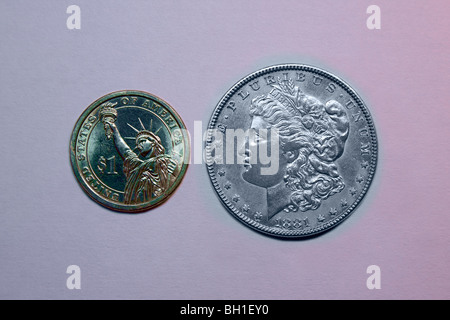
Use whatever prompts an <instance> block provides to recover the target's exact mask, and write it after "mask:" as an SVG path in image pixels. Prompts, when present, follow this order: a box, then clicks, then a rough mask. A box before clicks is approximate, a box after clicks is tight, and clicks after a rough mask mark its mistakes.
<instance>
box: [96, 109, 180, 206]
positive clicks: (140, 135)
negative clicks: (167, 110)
mask: <svg viewBox="0 0 450 320" xmlns="http://www.w3.org/2000/svg"><path fill="white" fill-rule="evenodd" d="M114 106H115V103H111V102H106V103H104V104H102V109H101V110H100V116H101V120H102V122H103V124H104V128H105V134H106V137H107V139H111V138H112V139H113V140H114V145H115V147H116V150H117V152H118V154H119V155H120V156H121V158H122V159H123V173H124V174H125V177H126V184H125V189H124V203H125V204H138V203H143V202H148V201H151V200H152V199H154V198H157V197H159V196H161V195H163V194H164V193H165V192H166V191H167V190H168V189H169V187H170V185H171V182H173V181H174V180H175V179H176V176H177V171H178V163H177V161H175V160H174V159H173V158H172V157H171V156H170V155H168V154H166V153H165V152H166V150H165V148H164V146H163V145H162V143H161V138H160V137H159V136H158V135H157V134H156V133H157V132H158V130H157V131H156V132H152V131H151V129H152V128H151V127H152V123H150V128H149V130H147V129H146V128H145V127H144V125H143V123H142V121H141V119H140V118H138V120H139V123H140V126H141V127H142V129H141V130H138V129H136V128H135V127H134V126H132V125H131V124H129V123H127V125H128V126H129V127H131V128H132V129H133V130H134V131H135V132H136V137H124V138H123V137H122V136H121V134H120V132H119V130H118V128H117V126H116V124H115V120H116V119H117V110H115V109H114ZM124 139H133V140H134V141H135V144H136V147H135V148H134V149H131V148H130V147H129V145H128V144H127V143H126V142H125V140H124ZM136 150H137V151H138V152H137V153H135V152H134V151H136Z"/></svg>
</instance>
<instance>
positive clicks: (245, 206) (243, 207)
mask: <svg viewBox="0 0 450 320" xmlns="http://www.w3.org/2000/svg"><path fill="white" fill-rule="evenodd" d="M248 210H250V206H249V205H248V204H244V205H243V206H242V211H243V212H245V213H248Z"/></svg>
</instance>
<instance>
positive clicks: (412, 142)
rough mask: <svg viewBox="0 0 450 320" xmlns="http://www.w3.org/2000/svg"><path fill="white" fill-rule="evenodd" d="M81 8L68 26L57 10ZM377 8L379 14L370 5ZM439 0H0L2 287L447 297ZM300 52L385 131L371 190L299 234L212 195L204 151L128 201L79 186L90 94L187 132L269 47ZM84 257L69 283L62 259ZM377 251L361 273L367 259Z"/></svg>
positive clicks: (449, 262) (11, 291)
mask: <svg viewBox="0 0 450 320" xmlns="http://www.w3.org/2000/svg"><path fill="white" fill-rule="evenodd" d="M71 4H76V5H78V6H80V8H81V30H68V29H67V28H66V19H67V17H68V16H69V15H68V14H67V13H66V9H67V7H68V6H69V5H71ZM371 4H376V5H378V6H379V7H380V8H381V30H369V29H367V27H366V19H367V17H368V14H367V13H366V8H367V7H368V6H369V5H371ZM448 9H450V7H449V4H448V1H445V0H442V1H432V2H430V1H425V0H422V1H414V2H412V1H406V0H403V1H395V2H394V1H388V0H376V1H370V2H369V1H345V2H343V1H331V0H326V1H286V0H282V1H255V0H251V1H237V0H232V1H207V0H196V1H192V0H191V1H175V0H172V1H170V0H169V1H167V0H165V1H137V0H134V1H105V0H103V1H82V0H77V1H70V2H69V1H56V0H55V1H5V0H2V1H0V30H1V34H0V43H1V47H0V70H1V71H0V81H1V86H0V97H1V99H0V104H1V118H0V137H1V149H2V160H1V166H0V177H1V184H0V203H1V207H0V298H2V299H449V298H450V272H449V267H450V250H449V247H450V235H449V231H448V230H449V227H450V212H449V205H450V200H449V199H450V197H449V195H450V192H449V191H450V179H449V178H450V176H449V169H450V168H449V158H450V150H449V143H448V139H449V133H450V129H449V120H450V117H449V114H450V112H449V109H448V108H449V104H448V101H450V93H449V92H450V91H449V89H448V86H449V84H450V83H449V54H450V50H449V45H448V39H449V37H450V33H449V30H450V29H449V22H448V17H447V12H448ZM285 62H293V63H307V64H313V65H316V66H318V67H321V68H324V69H326V70H328V71H330V72H333V73H335V74H336V75H338V76H340V77H342V78H343V79H345V80H346V81H347V82H348V83H350V84H351V85H352V86H353V87H354V88H355V89H356V90H357V91H358V92H359V93H360V95H361V96H362V97H363V99H364V100H365V101H366V103H367V105H368V106H369V108H370V110H371V113H372V116H373V118H374V120H375V124H376V128H377V132H378V139H379V142H380V153H379V165H378V169H377V174H376V177H375V180H374V182H373V185H372V187H371V189H370V192H369V194H368V196H367V197H366V198H365V200H364V201H363V203H362V205H361V206H360V207H359V208H358V210H357V212H355V213H354V214H353V215H352V216H351V217H350V218H349V219H348V220H346V221H345V222H344V223H343V224H341V225H340V226H338V227H337V228H335V229H334V230H332V231H331V232H328V233H326V234H324V235H323V236H321V237H318V238H315V239H312V240H308V241H280V240H276V239H272V238H269V237H266V236H264V235H260V234H259V233H256V232H253V231H251V230H250V229H248V228H247V227H245V226H243V225H241V224H240V223H239V222H238V221H237V220H235V219H234V218H233V217H232V216H231V215H230V214H228V213H227V211H226V210H225V209H224V208H223V207H222V205H221V204H220V202H219V200H218V199H217V197H216V196H215V193H214V191H213V189H212V187H211V185H210V182H209V179H208V177H207V174H206V170H205V168H204V166H203V165H191V166H190V168H189V170H188V172H187V175H186V177H185V180H184V181H183V183H182V185H181V186H180V188H179V189H178V191H177V192H176V193H175V195H174V196H173V197H172V198H171V200H170V201H168V202H167V203H166V204H164V205H163V206H161V207H158V208H157V209H155V210H152V211H150V212H147V213H145V214H138V215H126V214H119V213H114V212H111V211H109V210H107V209H104V208H103V207H101V206H99V205H97V204H96V203H94V202H93V201H92V200H90V199H89V198H88V197H87V196H86V194H85V193H84V192H83V191H82V190H81V188H80V187H79V185H78V184H77V182H76V180H75V178H74V176H73V174H72V169H71V166H70V160H69V141H70V135H71V131H72V128H73V126H74V124H75V122H76V121H77V119H78V117H79V116H80V114H81V113H82V112H83V110H84V109H85V108H86V107H87V106H88V105H89V104H90V103H91V102H93V101H94V100H96V99H97V98H99V97H101V96H103V95H104V94H107V93H109V92H112V91H116V90H123V89H136V90H144V91H148V92H151V93H154V94H156V95H158V96H160V97H162V98H163V99H165V100H166V101H168V102H169V103H170V104H171V105H172V106H174V108H175V109H176V110H177V111H178V113H179V114H180V115H181V116H182V118H183V119H184V121H185V123H186V125H187V126H188V128H189V129H190V130H191V131H193V125H194V121H203V123H204V126H206V124H207V121H208V120H209V116H210V115H211V113H212V111H213V108H214V107H215V105H216V103H217V102H218V101H219V99H220V98H221V96H222V95H223V94H224V93H225V92H226V91H227V90H228V89H229V88H230V87H231V86H232V85H233V84H234V83H235V82H237V81H238V80H239V79H241V78H242V77H244V76H245V75H247V74H249V73H251V72H253V71H255V70H257V69H259V68H262V67H266V66H269V65H272V64H278V63H285ZM71 264H76V265H78V266H80V268H81V290H68V289H67V287H66V279H67V277H68V274H66V268H67V267H68V266H69V265H71ZM372 264H376V265H378V266H380V268H381V289H380V290H369V289H368V288H367V287H366V279H367V277H368V276H369V275H368V274H367V273H366V268H367V267H368V266H369V265H372Z"/></svg>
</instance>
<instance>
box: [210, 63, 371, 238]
mask: <svg viewBox="0 0 450 320" xmlns="http://www.w3.org/2000/svg"><path fill="white" fill-rule="evenodd" d="M377 144H378V143H377V137H376V132H375V127H374V124H373V120H372V117H371V115H370V113H369V110H368V108H367V106H366V105H365V104H364V102H363V101H362V100H361V98H360V97H359V96H358V94H357V93H356V92H355V91H354V90H353V89H352V88H351V87H350V86H349V85H348V84H346V83H345V82H344V81H343V80H341V79H340V78H338V77H336V76H335V75H333V74H331V73H329V72H327V71H324V70H321V69H319V68H316V67H313V66H308V65H299V64H283V65H276V66H271V67H268V68H265V69H262V70H259V71H256V72H254V73H252V74H250V75H248V76H247V77H245V78H243V79H242V80H240V81H239V82H238V83H236V84H235V85H234V86H233V87H232V88H231V89H230V90H229V91H228V92H227V93H226V94H225V95H224V96H223V98H222V99H221V100H220V102H219V103H218V105H217V106H216V108H215V110H214V112H213V114H212V116H211V119H210V122H209V125H208V134H207V139H206V143H205V149H206V161H207V170H208V173H209V176H210V179H211V182H212V185H213V186H214V189H215V191H216V192H217V195H218V197H219V198H220V200H221V201H222V203H223V204H224V206H225V207H226V208H227V209H228V211H229V212H230V213H231V214H232V215H233V216H234V217H235V218H237V219H238V220H239V221H240V222H242V223H243V224H245V225H246V226H248V227H250V228H252V229H254V230H257V231H259V232H262V233H264V234H267V235H271V236H275V237H282V238H305V237H310V236H314V235H317V234H321V233H323V232H325V231H328V230H330V229H332V228H333V227H335V226H336V225H338V224H339V223H341V222H342V221H343V220H344V219H346V218H347V217H348V216H349V215H350V214H352V213H353V212H354V211H355V209H356V208H357V206H358V204H359V203H360V202H361V200H362V199H363V197H364V196H365V194H366V193H367V191H368V189H369V186H370V184H371V182H372V179H373V177H374V173H375V168H376V164H377Z"/></svg>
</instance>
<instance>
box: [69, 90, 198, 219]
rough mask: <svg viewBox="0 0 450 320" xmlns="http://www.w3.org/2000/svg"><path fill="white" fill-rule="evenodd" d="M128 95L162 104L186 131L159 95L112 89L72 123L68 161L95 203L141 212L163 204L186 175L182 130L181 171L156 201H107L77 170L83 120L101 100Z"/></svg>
mask: <svg viewBox="0 0 450 320" xmlns="http://www.w3.org/2000/svg"><path fill="white" fill-rule="evenodd" d="M130 95H134V96H140V97H144V98H148V99H150V100H153V101H155V102H157V103H159V104H161V105H163V106H164V107H165V108H166V109H167V110H168V111H169V112H170V114H171V115H172V116H173V117H174V119H175V120H176V121H177V123H178V124H179V125H180V128H181V129H183V130H185V132H187V127H186V125H185V123H184V122H183V120H182V118H181V116H180V115H179V114H178V112H176V110H175V109H174V108H173V107H172V106H171V105H170V104H169V103H168V102H167V101H165V100H163V99H161V98H160V97H158V96H156V95H154V94H152V93H149V92H146V91H142V90H119V91H114V92H111V93H108V94H105V95H104V96H102V97H100V98H98V99H97V100H95V101H94V102H92V103H91V104H90V105H89V106H88V107H87V108H86V109H85V110H84V111H83V113H82V114H81V115H80V116H79V117H78V119H77V121H76V123H75V125H74V128H73V130H72V134H71V139H70V147H69V152H70V162H71V167H72V172H73V174H74V175H75V177H76V179H77V181H78V184H79V185H80V186H81V187H82V189H83V191H84V192H85V193H86V194H87V195H88V196H89V197H90V198H91V199H92V200H94V201H95V202H96V203H98V204H100V205H102V206H103V207H105V208H108V209H111V210H113V211H116V212H122V213H141V212H145V211H148V210H150V209H153V208H155V207H158V206H160V205H161V204H163V203H164V202H166V201H167V200H168V199H169V198H170V197H171V196H172V195H173V194H174V193H175V191H176V190H177V189H178V187H179V186H180V185H181V182H182V181H183V179H184V176H185V175H186V172H187V170H188V167H189V159H190V149H191V148H190V140H189V135H186V134H185V133H184V132H183V142H184V144H185V153H184V157H183V160H184V163H183V165H182V167H181V171H180V173H179V175H178V177H177V179H176V180H175V183H173V184H172V186H171V189H169V190H170V191H169V192H168V193H165V194H164V195H163V196H162V197H161V198H160V199H159V200H157V201H149V202H144V203H140V204H135V205H125V204H116V203H113V202H110V201H107V200H106V199H104V198H102V197H100V196H98V195H97V194H96V193H95V192H93V191H92V190H91V188H89V186H88V185H87V184H86V182H85V181H84V179H83V178H82V177H81V174H80V172H79V171H78V166H77V159H76V151H75V150H76V149H75V148H76V143H77V137H78V133H79V130H80V128H81V126H82V124H83V122H84V120H85V119H86V118H87V117H88V116H89V115H90V113H91V112H92V111H93V110H94V109H95V108H97V107H98V106H99V105H100V104H102V103H103V102H105V101H107V100H110V99H113V98H117V97H120V96H130Z"/></svg>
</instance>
